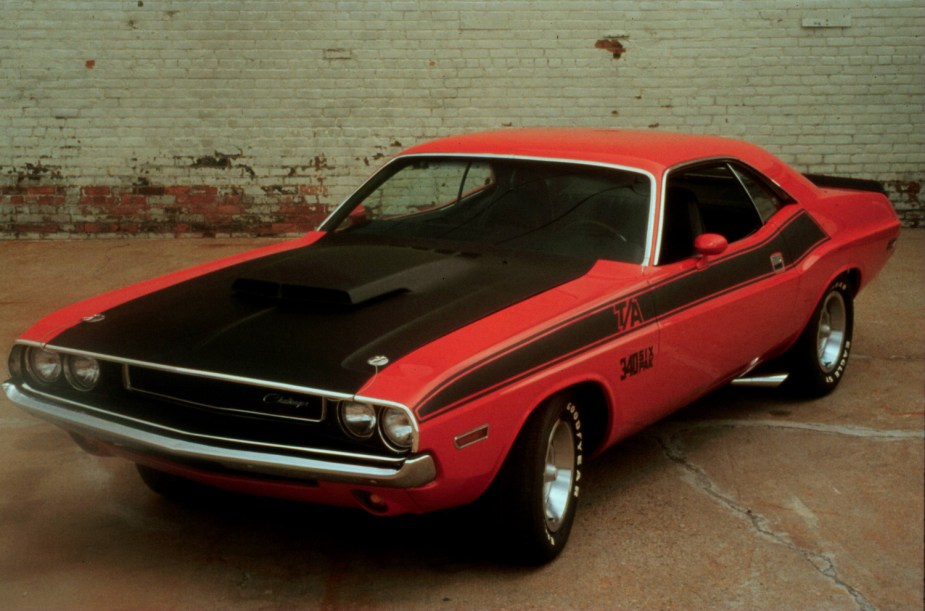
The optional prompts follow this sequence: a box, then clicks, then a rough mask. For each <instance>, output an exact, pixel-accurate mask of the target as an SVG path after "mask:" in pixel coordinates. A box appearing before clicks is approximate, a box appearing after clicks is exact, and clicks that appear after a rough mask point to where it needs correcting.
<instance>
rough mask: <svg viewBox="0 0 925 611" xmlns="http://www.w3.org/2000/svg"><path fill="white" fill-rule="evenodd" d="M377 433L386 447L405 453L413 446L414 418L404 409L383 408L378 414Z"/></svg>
mask: <svg viewBox="0 0 925 611" xmlns="http://www.w3.org/2000/svg"><path fill="white" fill-rule="evenodd" d="M396 431H400V433H397V432H396ZM379 433H380V435H381V436H382V441H383V442H385V444H386V445H387V446H389V447H390V448H392V449H393V450H396V451H399V452H406V451H408V450H410V449H411V446H412V445H414V439H415V434H416V429H415V426H414V417H413V416H412V415H411V414H410V412H408V411H407V410H404V409H399V408H397V407H390V406H389V407H383V408H382V411H381V412H380V414H379Z"/></svg>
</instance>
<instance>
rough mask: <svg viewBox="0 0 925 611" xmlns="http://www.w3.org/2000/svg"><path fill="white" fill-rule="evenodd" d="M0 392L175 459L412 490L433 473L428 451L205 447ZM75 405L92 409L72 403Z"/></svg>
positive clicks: (81, 430) (85, 430)
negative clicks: (399, 457) (396, 455)
mask: <svg viewBox="0 0 925 611" xmlns="http://www.w3.org/2000/svg"><path fill="white" fill-rule="evenodd" d="M2 386H3V392H4V393H6V396H7V398H9V399H10V401H12V402H14V403H16V404H17V405H19V406H21V407H22V408H24V409H25V410H26V411H28V412H29V413H31V414H33V415H34V416H37V417H39V418H41V419H43V420H47V421H49V422H51V423H53V424H56V425H57V426H59V427H61V428H63V429H64V430H66V431H68V432H73V433H77V434H80V435H85V436H87V437H89V438H92V439H99V440H101V441H104V442H107V443H110V444H113V445H115V446H118V447H123V448H126V449H129V450H136V451H141V452H154V453H158V454H162V455H165V456H167V457H170V456H173V457H176V458H180V459H195V460H206V461H211V462H214V463H218V464H220V465H222V466H223V467H225V468H227V469H230V470H233V471H238V472H241V473H242V474H251V475H272V476H275V477H289V478H293V479H303V480H318V481H323V482H337V483H346V484H354V485H361V486H382V487H386V488H415V487H417V486H423V485H425V484H428V483H430V482H432V481H433V480H434V479H435V478H436V475H437V471H436V467H435V466H434V460H433V458H432V457H431V456H430V455H429V454H422V455H420V456H414V457H411V458H407V459H405V460H404V461H403V462H402V463H401V465H400V466H397V467H393V466H391V465H389V466H372V465H358V464H350V463H349V462H341V461H335V460H325V459H318V458H306V457H299V456H291V455H288V454H282V453H274V452H272V451H266V452H263V451H260V452H258V451H253V450H246V449H236V448H228V447H222V446H218V445H210V444H208V443H201V442H197V441H188V440H184V439H178V438H175V437H170V436H168V435H163V434H159V433H154V432H148V431H143V430H138V429H135V428H132V427H130V426H126V425H124V424H119V423H117V422H112V421H110V420H107V419H105V418H101V417H99V416H96V415H93V414H91V413H87V412H86V411H77V410H76V409H73V408H68V407H64V406H63V405H62V404H59V403H58V402H55V401H51V400H48V399H46V398H44V397H40V396H36V395H32V394H27V393H25V392H23V391H22V390H21V389H20V388H19V387H17V386H16V385H15V384H13V383H12V382H4V383H3V385H2ZM74 405H75V407H77V408H78V409H79V408H84V409H85V410H86V409H92V408H90V407H89V406H83V405H79V404H74Z"/></svg>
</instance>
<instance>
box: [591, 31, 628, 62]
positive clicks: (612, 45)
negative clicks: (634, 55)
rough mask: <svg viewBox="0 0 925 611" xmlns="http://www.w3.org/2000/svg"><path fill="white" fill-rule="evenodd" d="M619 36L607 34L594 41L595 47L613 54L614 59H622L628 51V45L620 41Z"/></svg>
mask: <svg viewBox="0 0 925 611" xmlns="http://www.w3.org/2000/svg"><path fill="white" fill-rule="evenodd" d="M620 38H621V37H618V36H605V37H604V38H601V39H600V40H598V41H597V42H595V43H594V48H595V49H603V50H605V51H607V52H608V53H611V54H612V55H613V58H614V59H620V58H621V57H623V54H624V53H626V47H624V46H623V43H621V42H620Z"/></svg>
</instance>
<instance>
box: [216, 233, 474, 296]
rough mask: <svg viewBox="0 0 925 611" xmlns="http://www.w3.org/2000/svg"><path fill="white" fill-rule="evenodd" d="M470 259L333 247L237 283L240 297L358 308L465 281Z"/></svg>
mask: <svg viewBox="0 0 925 611" xmlns="http://www.w3.org/2000/svg"><path fill="white" fill-rule="evenodd" d="M471 266H472V261H471V260H470V259H469V258H468V257H465V256H454V255H452V254H446V253H440V252H436V251H433V250H425V249H417V248H408V247H395V246H385V245H352V246H350V247H341V246H329V247H326V248H318V249H309V250H307V251H303V252H301V253H297V254H295V255H294V256H292V257H288V258H286V259H283V260H281V261H275V262H274V263H272V264H271V265H268V266H266V267H264V268H261V269H258V270H253V271H255V272H257V273H254V274H251V275H249V276H244V277H239V278H237V279H235V280H234V282H233V283H232V286H231V290H232V292H233V293H234V294H235V295H238V296H240V297H245V298H247V297H250V298H257V299H269V300H274V301H281V302H292V303H304V304H319V305H326V306H342V307H356V306H360V305H364V304H367V303H370V302H373V301H379V300H382V299H386V298H389V297H394V296H397V295H400V294H402V293H409V292H415V291H419V290H423V289H426V288H427V287H429V286H431V285H433V284H435V283H443V282H447V281H451V280H453V279H455V278H459V277H461V276H462V275H463V274H465V273H466V272H467V271H468V270H469V269H470V268H471Z"/></svg>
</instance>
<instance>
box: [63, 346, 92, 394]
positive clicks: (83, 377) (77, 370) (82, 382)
mask: <svg viewBox="0 0 925 611" xmlns="http://www.w3.org/2000/svg"><path fill="white" fill-rule="evenodd" d="M64 377H65V378H67V381H68V383H70V385H71V386H73V387H74V389H75V390H82V391H87V390H93V388H94V387H95V386H96V383H97V382H98V381H99V379H100V364H99V363H98V362H97V360H96V359H95V358H93V357H92V356H83V355H79V354H76V355H71V356H68V357H65V359H64Z"/></svg>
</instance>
